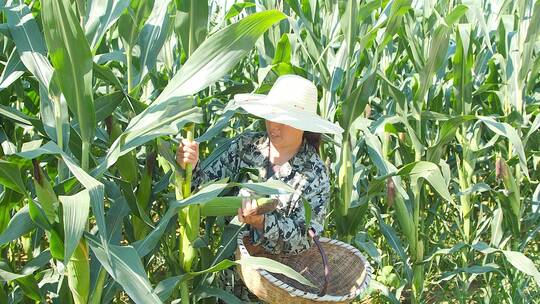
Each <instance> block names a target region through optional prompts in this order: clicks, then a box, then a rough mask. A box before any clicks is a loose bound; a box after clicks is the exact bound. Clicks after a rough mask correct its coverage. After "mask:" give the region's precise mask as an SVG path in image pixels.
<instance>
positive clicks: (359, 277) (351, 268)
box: [236, 231, 372, 304]
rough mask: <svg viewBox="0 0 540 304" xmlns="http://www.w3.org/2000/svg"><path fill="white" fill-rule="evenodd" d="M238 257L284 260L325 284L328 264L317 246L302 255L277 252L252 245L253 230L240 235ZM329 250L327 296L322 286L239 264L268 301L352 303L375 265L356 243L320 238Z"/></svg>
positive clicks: (254, 289) (253, 287)
mask: <svg viewBox="0 0 540 304" xmlns="http://www.w3.org/2000/svg"><path fill="white" fill-rule="evenodd" d="M237 241H238V249H237V250H236V258H237V259H241V258H242V257H243V256H257V257H266V258H270V259H273V260H275V261H278V262H280V263H283V264H285V265H287V266H289V267H291V268H293V269H294V270H296V271H298V272H299V273H301V274H302V275H303V276H304V277H305V278H307V279H308V280H309V281H311V282H312V283H313V284H315V285H319V286H323V285H325V267H324V264H323V261H322V259H321V253H320V252H319V250H318V248H316V246H312V247H311V248H309V249H308V250H306V251H304V252H302V253H300V254H298V255H274V254H269V253H267V252H265V251H264V249H263V248H261V247H259V246H254V245H252V244H251V241H250V238H249V232H247V231H246V232H244V233H240V234H238V239H237ZM319 243H320V245H321V247H322V248H323V250H324V253H326V256H327V260H328V263H327V266H328V269H329V270H330V271H329V273H327V276H326V282H328V283H327V288H326V292H325V295H319V294H320V289H318V288H313V287H310V286H306V285H304V284H301V283H298V282H297V281H295V280H293V279H290V278H288V277H286V276H284V275H281V274H274V273H270V272H268V271H266V270H263V269H254V268H253V267H248V266H245V267H243V266H237V270H238V272H239V273H240V276H241V277H242V280H243V281H244V283H245V284H246V286H247V288H248V289H249V290H250V291H251V292H252V293H253V294H255V295H256V296H257V297H258V298H259V299H261V300H263V301H265V302H267V303H281V304H283V303H295V304H300V303H302V304H303V303H349V302H351V301H352V300H353V299H355V298H356V297H358V296H359V295H360V294H361V293H362V292H363V291H364V290H366V288H367V286H368V284H369V281H370V280H371V274H372V268H371V266H370V265H369V263H368V261H367V260H366V258H365V257H364V256H363V255H362V254H361V253H360V251H358V249H356V248H354V247H353V246H351V245H349V244H346V243H343V242H341V241H338V240H331V239H328V238H319Z"/></svg>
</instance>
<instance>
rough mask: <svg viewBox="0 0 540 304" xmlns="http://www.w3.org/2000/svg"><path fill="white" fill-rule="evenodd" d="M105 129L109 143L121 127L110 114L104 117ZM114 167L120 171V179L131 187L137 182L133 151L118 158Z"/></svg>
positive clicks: (116, 135)
mask: <svg viewBox="0 0 540 304" xmlns="http://www.w3.org/2000/svg"><path fill="white" fill-rule="evenodd" d="M105 124H106V125H107V130H108V132H109V139H110V142H111V144H112V143H113V142H114V141H115V140H116V139H117V138H118V136H120V134H122V128H121V127H120V124H119V123H118V122H116V121H115V120H114V118H113V117H112V116H109V117H107V118H106V119H105ZM116 168H117V169H118V172H119V173H120V176H121V177H122V179H124V180H126V181H127V182H129V183H130V184H131V185H132V186H133V187H135V185H137V182H138V166H137V158H136V156H135V151H130V152H128V153H126V154H124V155H122V156H120V157H119V158H118V160H117V161H116Z"/></svg>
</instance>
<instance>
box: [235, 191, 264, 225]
mask: <svg viewBox="0 0 540 304" xmlns="http://www.w3.org/2000/svg"><path fill="white" fill-rule="evenodd" d="M238 220H239V221H240V222H242V223H246V224H250V225H251V226H252V227H253V228H255V229H257V230H258V231H259V232H261V233H262V232H263V230H264V215H263V214H257V201H256V200H254V199H250V198H244V199H243V200H242V208H238Z"/></svg>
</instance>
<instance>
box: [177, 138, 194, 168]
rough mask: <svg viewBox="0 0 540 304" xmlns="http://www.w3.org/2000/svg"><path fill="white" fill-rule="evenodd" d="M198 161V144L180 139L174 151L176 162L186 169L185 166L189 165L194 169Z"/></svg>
mask: <svg viewBox="0 0 540 304" xmlns="http://www.w3.org/2000/svg"><path fill="white" fill-rule="evenodd" d="M198 161H199V143H198V142H195V141H189V140H187V139H182V141H181V142H180V144H179V145H178V150H176V162H177V163H178V164H179V165H180V167H182V169H185V168H186V164H191V168H195V166H196V165H197V162H198Z"/></svg>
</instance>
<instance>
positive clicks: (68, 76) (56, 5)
mask: <svg viewBox="0 0 540 304" xmlns="http://www.w3.org/2000/svg"><path fill="white" fill-rule="evenodd" d="M42 17H43V18H42V19H43V28H44V31H45V41H46V42H47V46H48V48H49V55H50V57H51V60H52V64H53V66H54V68H55V71H56V77H57V78H58V79H57V80H58V86H59V87H60V88H61V90H62V93H63V94H64V96H65V97H66V102H67V105H68V107H69V109H70V110H71V112H72V114H73V115H74V117H75V118H76V119H77V121H78V123H79V126H80V135H81V139H82V141H83V153H87V152H89V151H85V150H86V149H89V146H90V143H91V142H92V141H93V138H94V133H95V128H96V117H95V111H94V99H93V90H92V52H91V51H90V46H89V45H88V41H87V40H86V37H85V36H84V32H83V29H82V28H81V26H80V24H79V20H78V18H77V16H76V15H75V12H73V9H72V6H71V3H70V1H68V0H47V1H44V2H43V16H42ZM85 145H87V148H85ZM87 158H88V155H85V154H83V167H85V165H86V161H87Z"/></svg>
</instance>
